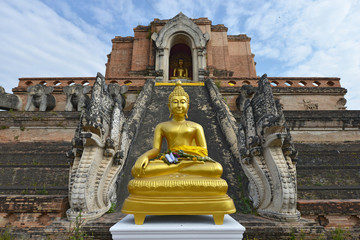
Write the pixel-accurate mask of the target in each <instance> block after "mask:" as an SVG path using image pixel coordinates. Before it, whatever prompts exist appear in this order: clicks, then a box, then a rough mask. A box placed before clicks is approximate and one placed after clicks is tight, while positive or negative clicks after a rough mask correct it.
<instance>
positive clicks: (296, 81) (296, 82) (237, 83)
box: [215, 77, 341, 88]
mask: <svg viewBox="0 0 360 240" xmlns="http://www.w3.org/2000/svg"><path fill="white" fill-rule="evenodd" d="M268 79H269V81H270V84H271V86H272V87H290V88H293V87H297V88H302V87H304V88H310V87H314V88H316V87H341V86H340V78H328V77H326V78H325V77H324V78H320V77H269V78H268ZM217 81H220V86H221V87H241V86H243V85H252V86H257V82H258V81H259V78H221V79H220V78H218V79H215V82H217Z"/></svg>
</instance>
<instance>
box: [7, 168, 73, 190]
mask: <svg viewBox="0 0 360 240" xmlns="http://www.w3.org/2000/svg"><path fill="white" fill-rule="evenodd" d="M68 178H69V168H68V167H38V166H29V167H26V168H24V167H0V186H1V187H11V186H27V187H36V188H46V187H47V186H53V187H55V186H62V187H63V186H67V185H68Z"/></svg>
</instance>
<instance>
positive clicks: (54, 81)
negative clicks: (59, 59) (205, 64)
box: [13, 77, 153, 92]
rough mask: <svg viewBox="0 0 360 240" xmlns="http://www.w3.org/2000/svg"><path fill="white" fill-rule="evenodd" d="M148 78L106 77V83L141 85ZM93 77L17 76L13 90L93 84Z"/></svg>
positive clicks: (55, 88) (130, 85)
mask: <svg viewBox="0 0 360 240" xmlns="http://www.w3.org/2000/svg"><path fill="white" fill-rule="evenodd" d="M148 78H153V77H126V78H108V79H106V83H107V84H109V83H118V84H119V85H129V88H130V89H131V88H132V87H142V86H143V85H144V83H145V81H146V79H148ZM95 79H96V78H95V77H61V78H52V77H49V78H19V85H18V87H16V88H14V89H13V91H14V92H16V91H23V89H24V88H27V87H29V86H33V85H36V84H41V85H46V86H52V87H54V90H55V91H56V90H57V89H62V88H63V87H65V86H71V85H74V84H81V85H83V86H87V85H89V86H93V85H94V82H95Z"/></svg>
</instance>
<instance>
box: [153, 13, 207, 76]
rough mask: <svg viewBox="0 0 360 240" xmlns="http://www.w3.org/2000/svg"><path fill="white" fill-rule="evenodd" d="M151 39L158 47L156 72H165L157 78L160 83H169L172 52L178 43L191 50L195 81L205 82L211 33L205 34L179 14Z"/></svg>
mask: <svg viewBox="0 0 360 240" xmlns="http://www.w3.org/2000/svg"><path fill="white" fill-rule="evenodd" d="M151 39H152V40H153V41H154V42H155V46H156V60H155V70H156V71H159V70H163V76H158V77H157V80H158V81H164V82H167V81H168V79H169V54H170V50H171V48H172V47H173V46H174V45H175V44H178V43H184V44H186V45H187V46H189V47H190V49H191V55H192V63H193V69H192V70H193V78H194V79H193V80H194V81H203V80H204V71H203V70H204V69H205V68H206V44H207V42H208V41H209V39H210V35H209V33H203V32H202V31H201V29H200V28H199V26H198V25H196V24H195V23H194V22H193V21H191V19H189V18H188V17H187V16H185V15H184V14H183V13H179V14H178V15H176V16H175V17H174V18H172V19H170V20H169V21H168V22H167V23H166V24H165V26H164V27H163V28H162V29H161V30H160V31H159V33H156V32H155V33H153V34H152V36H151Z"/></svg>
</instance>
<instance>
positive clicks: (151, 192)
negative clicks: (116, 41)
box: [122, 81, 235, 224]
mask: <svg viewBox="0 0 360 240" xmlns="http://www.w3.org/2000/svg"><path fill="white" fill-rule="evenodd" d="M168 107H169V111H170V117H172V119H171V120H170V121H167V122H162V123H160V124H158V125H157V126H156V128H155V133H154V141H153V148H152V149H150V150H149V151H147V152H145V153H144V154H142V155H141V156H140V157H139V158H138V159H137V161H136V162H135V164H134V166H133V168H132V171H131V174H132V176H133V177H134V179H133V180H131V181H130V182H129V185H128V189H129V193H130V196H129V197H128V198H127V199H126V200H125V202H124V205H123V208H122V212H123V213H128V214H134V219H135V224H143V222H144V219H145V216H146V215H208V214H211V215H213V216H214V220H215V223H216V224H222V222H223V219H224V214H228V213H233V212H235V207H234V203H233V201H232V199H230V198H229V197H228V196H227V195H226V192H227V187H228V186H227V183H226V181H225V180H223V179H221V178H220V177H221V175H222V171H223V169H222V166H221V164H219V163H218V162H215V161H214V160H212V159H211V158H209V157H208V156H207V155H208V151H207V145H206V140H205V135H204V130H203V128H202V126H201V125H200V124H198V123H195V122H192V121H188V120H186V118H187V112H188V109H189V95H188V94H187V93H186V92H185V91H184V89H183V88H182V87H181V82H180V81H178V82H177V83H176V87H175V89H174V91H173V92H172V93H171V94H170V95H169V100H168ZM163 138H165V139H166V142H167V145H168V146H167V147H168V151H167V154H166V153H160V149H161V145H162V142H163Z"/></svg>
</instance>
